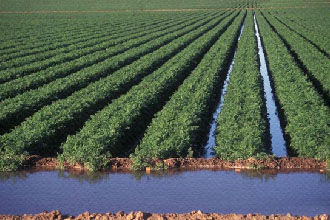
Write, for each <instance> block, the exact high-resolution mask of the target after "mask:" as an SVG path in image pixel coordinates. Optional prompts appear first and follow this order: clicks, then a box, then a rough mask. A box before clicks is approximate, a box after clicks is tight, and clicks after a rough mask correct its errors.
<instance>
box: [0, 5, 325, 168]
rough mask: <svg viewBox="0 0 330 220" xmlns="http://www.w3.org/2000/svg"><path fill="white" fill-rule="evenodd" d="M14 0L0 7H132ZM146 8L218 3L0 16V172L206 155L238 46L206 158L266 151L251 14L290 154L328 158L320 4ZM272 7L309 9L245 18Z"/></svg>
mask: <svg viewBox="0 0 330 220" xmlns="http://www.w3.org/2000/svg"><path fill="white" fill-rule="evenodd" d="M11 2H12V4H10V3H9V1H4V0H0V3H2V4H0V5H1V6H0V11H41V10H44V11H45V10H51V11H57V10H64V11H70V10H74V11H79V10H80V11H91V10H117V9H141V7H142V6H141V5H140V6H139V5H137V2H135V1H134V2H133V1H131V0H125V1H120V2H119V1H112V2H111V3H109V2H108V3H107V2H105V1H97V2H96V3H95V5H94V6H93V7H90V3H88V2H86V3H85V4H79V5H80V6H77V4H76V1H75V0H70V1H65V2H61V1H49V0H46V1H40V0H29V1H24V3H22V1H18V0H15V1H11ZM27 2H29V3H31V4H30V5H29V6H26V5H25V4H27ZM55 2H56V3H55ZM123 2H125V3H126V4H127V7H126V8H124V6H123ZM138 2H143V1H138ZM19 3H22V4H19ZM37 3H40V4H37ZM144 3H145V7H143V8H146V9H168V8H172V9H182V8H213V9H217V8H218V9H221V8H222V9H221V10H200V11H194V12H187V11H167V12H143V13H142V12H115V13H58V14H0V31H1V32H0V37H1V42H0V63H1V65H0V135H1V136H0V170H12V169H17V168H19V167H20V166H21V165H22V161H23V160H24V158H25V156H26V155H29V154H30V155H31V154H39V155H42V156H58V158H59V159H60V161H62V162H72V163H81V164H83V165H85V166H86V167H88V168H89V169H92V170H95V169H100V168H103V167H105V166H106V164H107V158H108V157H128V156H130V157H131V158H132V159H133V161H134V162H135V167H136V168H143V167H145V166H147V165H148V164H149V163H150V161H152V160H154V159H155V158H160V159H165V158H169V157H192V156H194V157H198V156H201V155H203V153H204V149H203V146H204V145H205V143H206V141H207V134H208V131H209V127H210V123H211V120H212V114H213V112H214V110H215V107H216V105H217V102H218V100H219V95H220V92H221V90H222V87H223V83H224V80H225V78H226V75H227V71H228V68H229V65H230V62H231V60H232V59H233V57H234V51H235V49H236V48H237V55H236V58H235V64H234V68H233V73H232V76H231V78H230V82H229V86H228V91H227V94H226V95H225V99H224V100H225V101H224V105H223V110H222V112H221V113H220V114H219V119H218V127H217V136H216V141H217V146H216V148H215V153H216V155H217V156H218V157H221V158H224V159H240V158H248V157H251V156H260V155H266V154H269V152H270V149H269V146H268V145H269V131H268V126H267V123H268V120H267V118H266V109H265V103H264V99H263V86H262V79H261V76H260V73H259V57H258V51H257V46H256V38H255V35H254V34H255V33H254V27H253V25H254V24H253V14H254V13H256V19H257V21H258V25H259V29H260V34H261V37H262V41H263V44H264V50H265V54H266V56H267V57H266V58H267V62H268V67H269V72H270V78H271V80H272V86H273V90H274V92H275V97H276V103H277V106H278V109H279V116H280V119H281V126H282V128H283V130H284V133H285V138H286V141H287V148H288V151H289V155H290V156H301V157H314V158H318V159H329V158H330V127H329V126H330V110H329V106H330V105H329V103H330V101H329V97H330V94H329V89H330V87H329V86H330V55H329V53H330V48H329V45H330V44H329V39H330V31H329V30H330V20H329V16H326V15H327V14H329V12H330V10H329V9H330V8H329V7H326V6H325V5H324V4H323V5H322V4H321V3H319V2H317V1H316V0H315V1H309V2H306V3H302V2H301V1H290V2H287V1H275V0H255V1H252V0H250V1H248V0H244V1H242V0H239V1H215V0H203V1H198V2H197V1H193V0H191V1H179V2H178V1H175V2H174V1H173V0H167V1H157V0H152V1H148V2H144ZM188 5H189V7H188ZM311 5H313V7H310V6H311ZM271 6H272V7H301V6H304V7H306V6H308V7H309V8H299V9H271V10H266V9H262V10H256V11H255V12H254V11H253V10H245V8H252V7H260V8H265V7H271ZM329 6H330V4H329ZM228 7H229V8H240V10H223V9H224V8H228ZM244 22H245V26H246V27H245V29H244V31H243V33H242V37H241V39H240V41H238V36H239V33H240V28H241V26H242V24H243V23H244Z"/></svg>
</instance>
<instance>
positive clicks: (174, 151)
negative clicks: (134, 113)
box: [131, 13, 245, 168]
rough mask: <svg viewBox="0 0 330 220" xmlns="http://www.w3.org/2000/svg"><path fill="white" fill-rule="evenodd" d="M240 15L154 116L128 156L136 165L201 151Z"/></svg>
mask: <svg viewBox="0 0 330 220" xmlns="http://www.w3.org/2000/svg"><path fill="white" fill-rule="evenodd" d="M244 17H245V16H244V13H242V14H241V16H240V17H239V18H237V19H236V20H235V21H234V22H233V23H232V24H231V25H230V26H229V27H228V28H227V30H226V31H225V32H224V33H223V34H222V35H221V36H220V37H219V38H218V39H217V41H216V42H215V43H214V44H213V45H212V47H211V48H210V50H209V51H208V52H207V53H206V54H205V55H204V56H203V59H202V60H201V62H200V63H199V64H198V66H197V67H196V68H195V69H194V70H193V71H192V73H191V74H190V75H189V76H188V77H187V78H186V79H185V80H184V82H183V83H182V84H181V85H180V86H179V88H178V90H177V91H176V92H175V93H174V94H173V95H172V96H171V97H170V99H169V101H168V102H166V105H165V106H164V107H163V108H162V109H161V111H159V112H157V114H156V115H155V116H154V118H153V119H152V122H151V123H150V125H149V126H148V128H147V130H146V132H145V133H144V135H143V138H142V140H141V143H140V144H139V145H138V147H137V148H136V149H135V153H133V154H132V156H131V158H133V161H134V163H135V164H134V165H135V167H136V168H143V167H144V166H146V165H147V164H148V163H149V162H151V161H152V160H153V159H154V158H158V159H165V158H170V157H174V158H177V157H186V156H193V155H194V156H198V155H200V154H201V153H203V151H204V149H203V148H202V146H203V143H204V142H205V139H206V132H207V130H208V129H207V128H208V127H209V121H210V118H211V117H210V116H211V115H212V111H213V109H214V106H215V105H216V96H217V95H216V91H217V90H219V89H220V87H221V85H222V84H223V81H224V78H225V73H226V70H227V69H228V66H229V63H230V59H231V58H232V56H233V53H234V50H235V46H236V44H237V40H238V37H239V36H238V35H239V34H240V29H241V28H242V22H243V20H244Z"/></svg>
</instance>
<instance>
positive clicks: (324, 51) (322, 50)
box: [272, 15, 330, 59]
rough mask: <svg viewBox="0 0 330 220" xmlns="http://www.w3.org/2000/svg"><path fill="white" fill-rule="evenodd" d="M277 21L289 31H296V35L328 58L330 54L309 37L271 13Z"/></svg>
mask: <svg viewBox="0 0 330 220" xmlns="http://www.w3.org/2000/svg"><path fill="white" fill-rule="evenodd" d="M272 16H273V17H274V18H275V19H276V20H277V21H278V22H280V23H281V24H282V25H284V26H286V27H287V28H288V29H289V30H290V31H292V32H294V33H296V34H297V35H298V36H300V37H301V38H303V39H304V40H305V41H307V42H308V43H310V44H311V45H313V46H314V47H315V48H316V49H317V50H318V51H320V52H321V53H322V54H323V55H324V56H326V57H327V58H329V59H330V54H329V53H328V52H327V51H326V50H324V49H322V48H321V47H320V46H319V45H318V44H317V43H315V42H314V41H312V40H310V39H309V38H307V37H306V36H304V34H302V33H300V32H298V31H297V30H295V29H293V28H292V27H290V25H288V24H286V23H284V22H283V21H282V20H281V19H279V18H278V17H277V16H275V15H272Z"/></svg>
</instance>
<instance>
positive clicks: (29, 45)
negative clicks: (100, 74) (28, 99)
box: [0, 22, 139, 52]
mask: <svg viewBox="0 0 330 220" xmlns="http://www.w3.org/2000/svg"><path fill="white" fill-rule="evenodd" d="M79 25H80V24H79ZM100 25H102V26H105V27H106V26H108V27H112V26H110V25H109V23H102V24H98V25H96V24H94V25H87V26H85V25H84V26H83V27H80V26H79V27H78V28H74V29H71V26H72V24H71V26H70V27H69V29H68V28H65V29H64V28H60V29H59V30H60V31H59V30H56V31H55V32H54V33H53V34H50V35H49V36H45V37H44V35H43V34H41V35H36V34H35V33H36V32H38V30H34V31H32V33H33V34H32V36H31V34H30V35H29V36H28V37H26V38H22V40H21V41H22V43H23V44H20V41H18V40H11V41H12V42H11V44H12V45H11V46H10V45H9V46H8V45H7V46H6V47H9V48H7V49H5V48H1V49H0V50H8V49H10V48H11V49H10V50H9V51H11V52H18V51H21V50H22V49H33V48H35V47H38V46H47V44H48V43H47V42H48V41H51V42H57V41H58V40H60V39H62V38H63V40H64V41H65V40H67V38H65V37H64V36H72V35H73V34H74V33H80V32H82V33H86V30H88V29H92V30H94V29H95V26H100ZM112 25H114V26H118V27H119V28H120V26H123V25H124V26H126V25H127V26H131V25H133V24H132V23H127V22H122V23H118V24H112ZM138 25H139V23H137V26H138ZM73 26H74V25H73ZM63 29H64V30H63ZM44 41H47V42H44ZM40 42H42V43H40ZM7 44H9V43H7Z"/></svg>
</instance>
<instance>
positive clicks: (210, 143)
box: [203, 21, 245, 158]
mask: <svg viewBox="0 0 330 220" xmlns="http://www.w3.org/2000/svg"><path fill="white" fill-rule="evenodd" d="M244 24H245V21H244V22H243V24H242V26H241V30H240V34H239V36H238V40H237V42H238V41H239V40H240V38H241V36H242V33H243V30H244ZM236 52H237V45H236V49H235V52H234V56H233V58H232V60H231V62H230V66H229V69H228V71H227V76H226V80H225V82H224V84H223V88H222V90H221V94H220V96H219V99H220V100H219V102H218V105H217V107H216V110H215V111H214V113H213V115H212V121H211V125H210V131H209V133H208V138H207V143H206V145H205V147H204V149H205V154H204V156H203V157H204V158H212V157H213V155H214V154H213V148H214V146H215V144H216V143H215V131H216V128H217V124H218V123H217V121H218V116H219V113H220V112H221V109H222V106H223V102H224V97H225V94H226V91H227V87H228V84H229V80H230V74H231V72H232V71H233V66H234V63H235V55H236Z"/></svg>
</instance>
